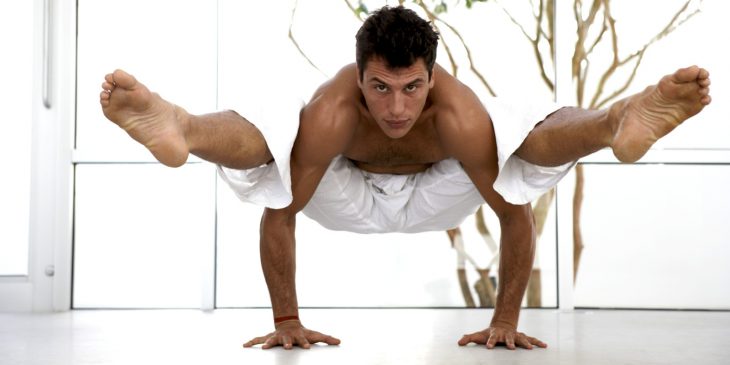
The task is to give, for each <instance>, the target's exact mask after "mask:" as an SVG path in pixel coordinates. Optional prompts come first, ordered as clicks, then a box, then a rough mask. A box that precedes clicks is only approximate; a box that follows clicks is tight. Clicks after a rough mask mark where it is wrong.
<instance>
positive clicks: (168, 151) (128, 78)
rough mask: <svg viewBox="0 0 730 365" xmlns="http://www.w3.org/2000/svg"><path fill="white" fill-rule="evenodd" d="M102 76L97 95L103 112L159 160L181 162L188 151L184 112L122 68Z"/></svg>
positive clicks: (172, 164) (175, 164)
mask: <svg viewBox="0 0 730 365" xmlns="http://www.w3.org/2000/svg"><path fill="white" fill-rule="evenodd" d="M104 79H105V81H104V83H103V84H102V85H101V87H102V89H104V90H103V91H102V92H101V95H100V96H99V102H100V103H101V109H102V111H103V112H104V115H105V116H106V117H107V118H108V119H109V120H111V121H112V122H114V123H116V124H117V125H118V126H119V127H120V128H122V129H124V130H125V131H126V132H127V133H128V134H129V135H130V136H131V137H132V138H134V140H136V141H137V142H139V143H141V144H143V145H144V146H145V147H147V149H149V150H150V152H152V155H153V156H155V158H156V159H157V160H158V161H160V162H161V163H163V164H165V165H167V166H171V167H178V166H181V165H183V164H184V163H185V161H187V159H188V153H189V150H188V146H187V143H186V141H185V133H184V125H183V123H184V122H185V120H184V116H185V115H187V112H186V111H185V110H184V109H182V108H180V107H178V106H176V105H174V104H172V103H170V102H167V101H165V100H163V99H162V98H161V97H160V96H159V95H157V94H156V93H152V92H150V91H149V89H147V87H145V86H144V85H142V84H141V83H140V82H138V81H137V80H136V79H135V78H134V76H132V75H130V74H128V73H126V72H124V71H122V70H116V71H114V73H111V74H108V75H106V76H105V78H104Z"/></svg>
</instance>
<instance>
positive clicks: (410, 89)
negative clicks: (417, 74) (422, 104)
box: [406, 85, 416, 91]
mask: <svg viewBox="0 0 730 365" xmlns="http://www.w3.org/2000/svg"><path fill="white" fill-rule="evenodd" d="M406 91H416V85H408V86H406Z"/></svg>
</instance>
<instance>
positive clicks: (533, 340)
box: [527, 337, 547, 348]
mask: <svg viewBox="0 0 730 365" xmlns="http://www.w3.org/2000/svg"><path fill="white" fill-rule="evenodd" d="M527 339H528V340H529V341H530V343H531V344H533V345H535V346H537V347H542V348H546V347H547V344H546V343H545V342H542V341H540V340H538V339H537V338H535V337H527Z"/></svg>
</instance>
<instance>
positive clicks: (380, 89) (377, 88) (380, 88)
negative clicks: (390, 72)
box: [375, 85, 388, 92]
mask: <svg viewBox="0 0 730 365" xmlns="http://www.w3.org/2000/svg"><path fill="white" fill-rule="evenodd" d="M375 90H377V91H380V92H383V91H387V90H388V87H387V86H385V85H375Z"/></svg>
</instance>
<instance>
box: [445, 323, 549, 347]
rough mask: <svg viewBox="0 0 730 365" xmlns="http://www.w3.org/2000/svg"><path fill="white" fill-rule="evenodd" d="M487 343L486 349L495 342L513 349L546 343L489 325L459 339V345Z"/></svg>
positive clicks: (511, 330) (544, 345)
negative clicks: (482, 329)
mask: <svg viewBox="0 0 730 365" xmlns="http://www.w3.org/2000/svg"><path fill="white" fill-rule="evenodd" d="M472 342H474V343H476V344H480V345H484V344H486V345H487V348H488V349H493V348H494V346H496V345H497V344H503V345H505V346H507V348H508V349H510V350H514V349H516V348H517V346H519V347H522V348H526V349H528V350H532V347H533V346H537V347H542V348H546V347H547V344H546V343H545V342H542V341H540V340H538V339H536V338H535V337H530V336H528V335H526V334H524V333H522V332H517V331H516V330H513V329H508V328H502V327H489V328H487V329H485V330H484V331H479V332H474V333H472V334H468V335H464V337H462V338H461V340H459V346H465V345H468V344H470V343H472Z"/></svg>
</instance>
